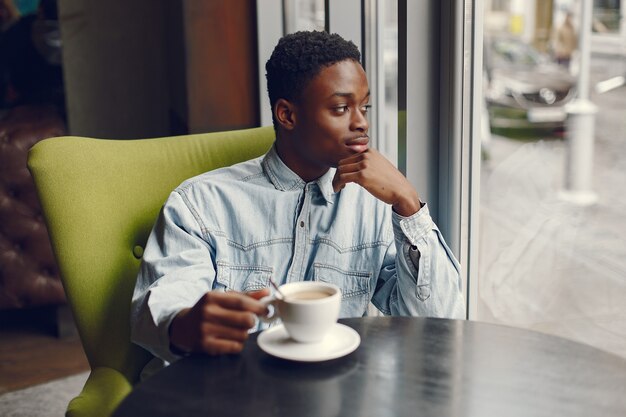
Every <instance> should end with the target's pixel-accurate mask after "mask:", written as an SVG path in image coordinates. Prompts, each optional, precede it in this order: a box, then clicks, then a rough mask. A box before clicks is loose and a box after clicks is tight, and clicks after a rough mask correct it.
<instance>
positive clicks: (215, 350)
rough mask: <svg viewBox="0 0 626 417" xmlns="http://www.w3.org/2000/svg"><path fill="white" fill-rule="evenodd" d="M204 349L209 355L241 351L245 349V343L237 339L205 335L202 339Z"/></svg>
mask: <svg viewBox="0 0 626 417" xmlns="http://www.w3.org/2000/svg"><path fill="white" fill-rule="evenodd" d="M202 350H203V351H204V352H205V353H208V354H209V355H223V354H229V353H239V352H241V351H242V350H243V343H241V342H237V341H235V340H227V339H219V338H217V337H215V336H205V337H204V338H203V339H202Z"/></svg>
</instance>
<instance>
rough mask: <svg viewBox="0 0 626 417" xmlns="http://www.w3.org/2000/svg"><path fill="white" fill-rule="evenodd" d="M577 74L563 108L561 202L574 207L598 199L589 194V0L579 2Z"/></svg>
mask: <svg viewBox="0 0 626 417" xmlns="http://www.w3.org/2000/svg"><path fill="white" fill-rule="evenodd" d="M581 7H582V10H581V24H580V36H579V38H578V49H579V51H580V73H579V76H578V96H577V98H576V99H574V100H572V101H571V102H570V103H569V104H568V105H567V106H566V108H565V109H566V111H567V113H568V118H567V133H566V140H567V161H566V166H565V190H564V191H562V192H561V193H560V196H561V198H563V199H564V200H567V201H570V202H572V203H575V204H578V205H590V204H594V203H595V202H596V201H597V200H598V197H597V195H596V194H595V193H594V192H593V190H592V179H593V178H592V177H593V147H594V125H595V114H596V112H597V111H598V109H597V106H596V105H595V104H593V103H592V102H591V101H590V100H589V66H590V58H591V15H592V12H593V0H582V2H581Z"/></svg>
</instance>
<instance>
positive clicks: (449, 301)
mask: <svg viewBox="0 0 626 417" xmlns="http://www.w3.org/2000/svg"><path fill="white" fill-rule="evenodd" d="M359 59H360V54H359V51H358V50H357V48H356V47H355V45H354V44H353V43H352V42H347V41H345V40H343V39H342V38H341V37H340V36H338V35H329V34H327V33H325V32H298V33H295V34H292V35H287V36H285V37H284V38H282V39H281V40H280V41H279V43H278V45H277V47H276V48H275V50H274V52H273V54H272V56H271V58H270V59H269V61H268V62H267V65H266V71H267V82H268V91H269V96H270V103H271V106H272V110H273V120H274V127H275V131H276V142H275V144H274V146H273V147H272V149H271V150H270V151H269V152H268V153H267V154H266V155H265V156H263V157H260V158H257V159H254V160H251V161H247V162H244V163H241V164H237V165H234V166H232V167H228V168H223V169H219V170H215V171H212V172H208V173H205V174H203V175H200V176H198V177H195V178H192V179H190V180H188V181H186V182H184V183H183V184H182V185H181V186H179V187H178V188H177V189H176V190H175V191H174V192H173V193H172V194H171V196H170V198H169V199H168V201H167V202H166V204H165V206H164V207H163V210H162V212H161V215H160V217H159V219H158V221H157V223H156V225H155V227H154V229H153V231H152V234H151V236H150V238H149V241H148V244H147V246H146V250H145V252H144V257H143V263H142V267H141V272H140V274H139V277H138V281H137V286H136V288H135V294H134V297H133V313H132V337H133V340H134V341H135V342H136V343H138V344H140V345H141V346H144V347H145V348H146V349H148V350H150V351H151V352H152V353H154V354H155V355H156V356H158V357H160V358H162V359H163V360H165V361H173V360H176V359H177V358H178V357H179V355H182V354H185V353H187V352H206V353H209V354H225V353H236V352H239V351H241V349H242V348H243V343H244V342H245V340H246V338H247V337H248V332H249V330H250V329H251V328H253V326H255V323H256V322H257V321H256V320H255V315H257V316H258V315H264V314H266V309H265V307H264V305H263V304H262V303H260V302H259V299H260V298H262V297H263V296H266V295H268V294H269V291H268V290H267V287H268V284H269V279H270V277H273V279H274V280H275V281H277V282H278V283H279V284H281V283H285V282H291V281H299V280H321V281H327V282H332V283H334V284H337V285H338V286H339V287H340V288H341V290H342V295H343V299H342V306H341V311H340V315H341V316H342V317H354V316H363V315H365V314H366V313H367V307H368V304H369V302H370V301H371V302H372V303H373V304H374V305H375V306H376V307H377V308H378V309H380V310H381V311H382V312H383V313H385V314H397V315H422V316H426V315H428V316H440V317H456V318H462V317H464V315H465V313H464V310H465V309H464V304H463V299H462V296H461V292H460V277H459V273H458V264H457V262H456V260H455V259H454V257H453V255H452V253H451V252H450V250H449V249H448V247H447V246H446V244H445V243H444V240H443V238H442V237H441V235H440V233H439V231H438V230H437V227H436V226H435V224H434V223H433V221H432V219H431V217H430V215H429V213H428V207H427V206H426V205H425V204H422V203H421V202H420V200H419V197H418V194H417V192H416V191H415V190H414V189H413V187H412V186H411V184H410V183H409V182H408V181H407V180H406V178H405V177H404V176H403V175H402V174H401V173H400V172H399V171H398V170H397V169H396V168H395V167H394V166H393V165H392V164H391V163H389V162H388V161H387V160H386V159H385V158H384V157H383V156H382V155H381V154H380V153H378V152H377V151H375V150H373V149H370V148H368V144H369V137H368V122H367V118H366V114H367V110H368V108H369V96H370V92H369V88H368V83H367V78H366V76H365V72H364V71H363V68H362V67H361V65H360V63H359ZM257 326H258V329H260V328H262V326H263V325H262V324H258V325H257Z"/></svg>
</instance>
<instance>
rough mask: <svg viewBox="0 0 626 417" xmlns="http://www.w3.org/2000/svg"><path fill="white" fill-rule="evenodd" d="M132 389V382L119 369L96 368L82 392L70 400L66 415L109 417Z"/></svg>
mask: <svg viewBox="0 0 626 417" xmlns="http://www.w3.org/2000/svg"><path fill="white" fill-rule="evenodd" d="M132 389H133V386H132V384H131V383H130V382H129V381H128V379H127V378H126V376H124V375H123V374H122V373H120V372H119V371H117V370H115V369H112V368H105V367H100V368H95V369H93V370H92V371H91V374H89V378H87V382H85V386H84V387H83V390H82V391H81V393H80V394H79V395H78V396H77V397H76V398H74V399H73V400H72V401H70V403H69V405H68V406H67V411H66V412H65V416H66V417H109V416H110V415H111V414H113V412H114V411H115V409H116V408H117V406H118V405H119V403H120V402H121V401H122V400H123V399H124V398H125V397H126V396H127V395H128V394H129V393H130V391H131V390H132Z"/></svg>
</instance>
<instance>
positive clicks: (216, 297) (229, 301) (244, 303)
mask: <svg viewBox="0 0 626 417" xmlns="http://www.w3.org/2000/svg"><path fill="white" fill-rule="evenodd" d="M205 297H206V304H218V305H220V306H222V307H224V308H226V309H229V310H239V311H249V312H251V313H254V314H257V315H258V314H263V313H265V311H266V308H265V305H264V304H263V303H261V302H259V301H258V300H256V299H254V298H252V297H249V296H247V295H245V294H241V293H238V292H217V291H211V292H208V293H207V294H206V296H205Z"/></svg>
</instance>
